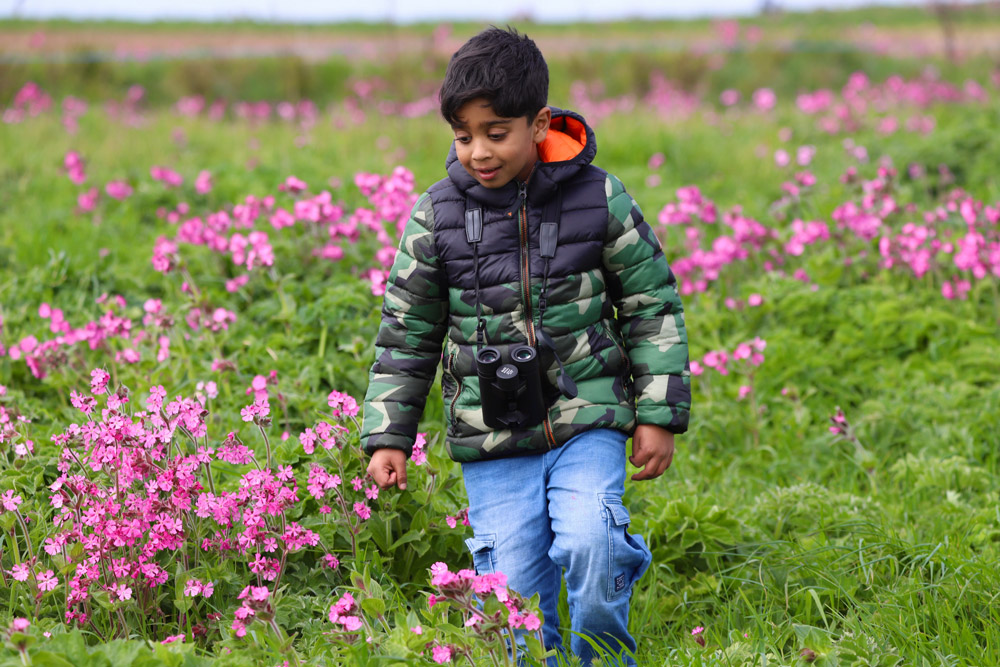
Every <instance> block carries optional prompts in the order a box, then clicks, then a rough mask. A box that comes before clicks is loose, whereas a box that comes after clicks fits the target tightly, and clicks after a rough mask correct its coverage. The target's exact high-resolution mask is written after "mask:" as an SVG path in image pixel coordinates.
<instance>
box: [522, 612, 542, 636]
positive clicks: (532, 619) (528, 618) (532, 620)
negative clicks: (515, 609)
mask: <svg viewBox="0 0 1000 667" xmlns="http://www.w3.org/2000/svg"><path fill="white" fill-rule="evenodd" d="M540 627H542V621H541V619H539V618H538V617H537V616H535V615H534V614H527V615H525V617H524V629H525V630H531V631H532V632H534V631H535V630H537V629H538V628H540Z"/></svg>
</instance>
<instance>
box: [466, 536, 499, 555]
mask: <svg viewBox="0 0 1000 667" xmlns="http://www.w3.org/2000/svg"><path fill="white" fill-rule="evenodd" d="M496 542H497V540H496V538H495V537H493V536H492V535H484V536H483V537H469V538H467V539H466V540H465V546H466V548H468V550H469V553H472V554H473V555H475V554H478V553H482V552H484V551H489V550H490V549H492V548H493V547H495V546H496Z"/></svg>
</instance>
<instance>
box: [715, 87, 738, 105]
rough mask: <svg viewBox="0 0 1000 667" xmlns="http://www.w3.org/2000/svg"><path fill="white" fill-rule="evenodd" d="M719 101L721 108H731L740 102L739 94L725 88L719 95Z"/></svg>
mask: <svg viewBox="0 0 1000 667" xmlns="http://www.w3.org/2000/svg"><path fill="white" fill-rule="evenodd" d="M719 101H720V102H722V105H723V106H726V107H731V106H733V105H734V104H736V103H737V102H739V101H740V94H739V92H738V91H736V90H733V89H732V88H727V89H726V90H723V91H722V93H721V94H720V95H719Z"/></svg>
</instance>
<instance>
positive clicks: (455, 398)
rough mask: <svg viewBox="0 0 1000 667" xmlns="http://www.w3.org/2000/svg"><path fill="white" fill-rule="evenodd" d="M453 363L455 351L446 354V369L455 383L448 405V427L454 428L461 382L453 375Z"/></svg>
mask: <svg viewBox="0 0 1000 667" xmlns="http://www.w3.org/2000/svg"><path fill="white" fill-rule="evenodd" d="M454 363H455V353H454V352H453V353H451V354H449V355H448V368H447V369H446V370H447V372H448V375H450V376H451V381H452V382H454V383H455V395H454V396H452V397H451V403H450V404H449V405H448V412H449V414H450V416H451V423H450V424H449V426H450V427H452V428H454V425H455V405H456V404H457V403H458V397H459V395H460V394H461V393H462V383H461V382H460V381H459V379H458V376H457V375H455V371H454V370H453V368H452V366H453V364H454Z"/></svg>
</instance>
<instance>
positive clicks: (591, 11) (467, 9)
mask: <svg viewBox="0 0 1000 667" xmlns="http://www.w3.org/2000/svg"><path fill="white" fill-rule="evenodd" d="M934 4H960V5H974V4H982V3H981V2H980V1H979V0H950V1H949V2H947V3H941V2H937V3H934V2H927V1H924V2H920V1H916V0H877V1H874V2H873V1H871V0H705V1H704V2H702V3H697V4H696V3H687V2H676V1H670V2H664V1H663V0H618V1H617V2H613V3H609V2H606V0H546V2H545V3H538V2H530V1H527V0H502V1H500V2H495V3H491V4H486V3H470V2H468V1H467V0H412V1H410V2H401V1H398V0H369V1H368V2H365V3H344V2H335V3H330V2H325V1H323V0H290V1H285V2H278V0H255V1H251V2H247V1H245V0H213V1H212V2H199V1H198V0H153V1H150V2H145V3H135V2H130V1H128V0H95V1H93V2H90V3H86V4H81V3H79V2H76V1H75V0H13V2H12V4H11V5H10V6H9V7H10V8H9V10H8V12H6V13H4V14H0V19H8V20H9V19H24V20H49V19H53V20H58V19H67V20H125V21H139V22H155V21H161V20H164V21H175V20H180V21H196V22H202V21H204V22H215V21H236V20H250V21H260V22H274V23H344V22H355V21H360V22H390V23H419V22H427V21H462V20H490V21H507V20H532V21H538V22H552V23H557V22H596V21H614V20H629V19H695V18H721V17H734V18H735V17H748V16H754V15H757V14H760V13H763V12H765V11H789V12H799V11H813V10H831V11H836V10H844V9H857V8H862V7H873V6H897V7H900V6H914V7H921V6H923V7H927V6H930V5H934Z"/></svg>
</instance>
